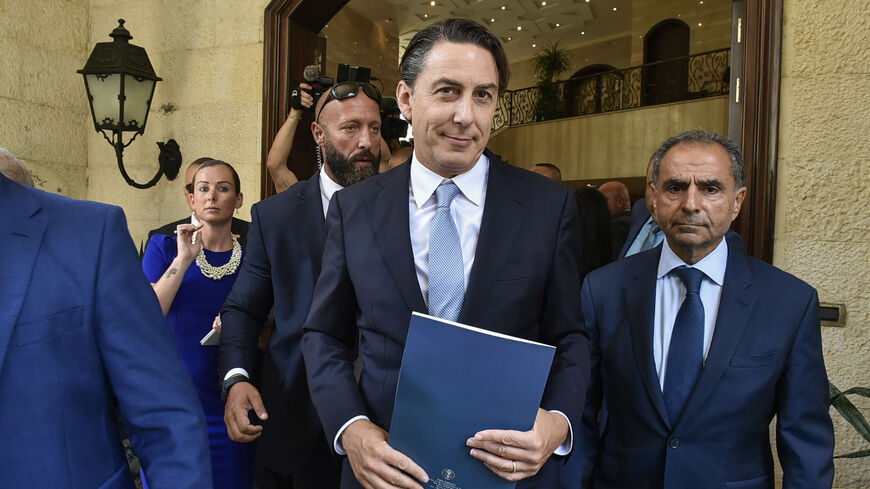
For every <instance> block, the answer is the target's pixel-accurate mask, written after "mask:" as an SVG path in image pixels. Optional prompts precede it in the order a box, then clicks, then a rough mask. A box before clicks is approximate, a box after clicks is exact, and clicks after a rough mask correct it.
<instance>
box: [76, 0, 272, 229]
mask: <svg viewBox="0 0 870 489" xmlns="http://www.w3.org/2000/svg"><path fill="white" fill-rule="evenodd" d="M267 3H268V0H238V1H233V2H218V3H215V2H210V1H204V0H183V1H178V2H172V3H164V2H141V1H138V0H91V16H90V24H89V26H90V39H89V41H88V46H89V47H90V46H93V45H94V44H95V43H97V42H102V41H106V40H108V39H109V38H108V34H109V33H110V32H111V31H112V29H114V28H115V26H117V19H118V18H124V19H125V20H126V28H127V29H128V30H129V31H130V33H131V34H132V35H133V40H132V41H131V42H132V43H133V44H136V45H139V46H142V47H144V48H145V49H146V50H147V52H148V57H149V58H150V59H151V63H152V65H154V70H155V71H156V72H157V75H158V76H160V77H161V78H163V81H162V82H158V83H157V88H156V89H155V92H154V99H153V102H152V104H151V113H150V115H149V117H148V125H147V127H146V129H145V134H143V135H142V136H139V138H137V140H136V141H135V142H133V144H132V145H130V146H129V147H128V148H127V149H126V150H125V151H124V162H125V166H126V167H127V173H128V174H129V175H130V176H131V177H132V178H133V179H134V180H137V181H139V182H145V181H147V180H149V179H150V178H151V177H152V176H153V174H154V172H156V170H157V164H158V163H157V155H158V151H159V150H158V147H157V145H156V143H157V142H158V141H167V140H168V139H170V138H172V139H175V140H176V141H177V142H178V144H179V146H180V147H181V153H182V155H183V160H184V161H183V165H182V174H181V175H180V177H179V178H178V179H176V180H174V181H168V180H166V178H165V177H164V178H161V180H160V182H159V183H158V184H157V185H156V186H155V187H152V188H150V189H147V190H138V189H135V188H132V187H130V186H128V185H127V184H126V183H125V182H124V180H123V178H122V177H121V175H120V173H119V172H118V169H117V162H116V159H115V156H114V153H113V151H112V149H111V148H110V147H109V145H108V144H107V143H106V142H105V141H104V140H103V138H102V136H100V135H98V134H96V133H93V134H90V136H89V138H88V177H89V183H88V188H87V198H88V199H91V200H97V201H100V202H108V203H111V204H117V205H120V206H122V207H123V208H124V211H125V212H126V213H127V219H128V225H129V228H130V232H131V234H132V235H133V239H134V241H136V242H137V243H139V242H140V240H142V239H144V238H145V236H146V235H147V232H148V230H149V229H153V228H154V227H157V226H158V225H160V224H163V223H166V222H170V221H174V220H176V219H179V218H181V217H183V216H184V215H186V214H189V212H190V211H189V210H188V207H187V203H186V202H185V201H184V199H183V198H182V186H183V185H184V183H183V171H184V169H185V168H186V166H187V164H189V163H190V162H192V161H193V160H195V159H196V158H199V157H202V156H211V157H214V158H218V159H222V160H225V161H227V162H229V163H230V164H232V165H233V166H234V167H235V169H236V171H238V173H239V176H240V178H241V182H242V193H243V194H245V197H246V198H245V203H244V206H243V207H242V209H241V210H240V212H239V217H241V218H243V219H249V218H250V206H251V204H253V203H254V202H256V201H257V200H259V196H260V158H261V157H260V127H261V116H260V114H261V105H262V90H263V89H262V86H263V83H262V80H263V12H264V9H265V7H266V4H267Z"/></svg>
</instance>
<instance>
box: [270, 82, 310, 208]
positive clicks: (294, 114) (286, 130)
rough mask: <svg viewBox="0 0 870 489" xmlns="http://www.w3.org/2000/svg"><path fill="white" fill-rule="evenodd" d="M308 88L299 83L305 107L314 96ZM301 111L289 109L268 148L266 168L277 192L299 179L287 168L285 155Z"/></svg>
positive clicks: (287, 152)
mask: <svg viewBox="0 0 870 489" xmlns="http://www.w3.org/2000/svg"><path fill="white" fill-rule="evenodd" d="M309 90H311V85H309V84H307V83H300V84H299V100H300V102H301V103H302V106H303V107H305V109H308V108H309V107H311V106H312V105H313V104H314V98H312V97H311V93H309ZM302 112H303V111H302V110H300V109H294V108H291V109H290V113H289V114H287V119H286V120H285V121H284V124H283V125H282V126H281V129H279V130H278V134H276V135H275V140H274V141H273V142H272V147H271V148H269V156H267V157H266V168H268V170H269V175H270V176H271V177H272V181H273V182H275V190H277V191H278V192H283V191H285V190H287V189H288V188H290V186H291V185H293V184H294V183H296V182H298V181H299V179H298V178H296V174H295V173H293V172H292V171H291V170H290V169H289V168H287V157H288V156H290V149H291V148H293V138H294V136H295V135H296V127H297V126H298V125H299V120H300V119H302Z"/></svg>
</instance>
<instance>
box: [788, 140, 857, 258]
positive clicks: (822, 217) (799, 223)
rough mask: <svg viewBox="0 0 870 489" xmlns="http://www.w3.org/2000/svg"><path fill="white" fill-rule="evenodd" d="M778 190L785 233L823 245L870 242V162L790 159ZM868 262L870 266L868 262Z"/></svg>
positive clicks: (846, 159) (847, 159)
mask: <svg viewBox="0 0 870 489" xmlns="http://www.w3.org/2000/svg"><path fill="white" fill-rule="evenodd" d="M781 163H782V166H781V170H780V171H781V172H782V173H783V174H784V175H787V180H786V181H785V182H784V183H783V186H782V188H781V189H780V191H778V195H779V197H780V200H779V201H778V206H777V207H780V206H781V207H782V209H783V211H782V212H781V215H782V216H783V217H784V222H783V223H782V228H780V229H781V230H782V231H783V235H782V236H781V237H783V238H786V237H790V236H793V237H794V239H817V240H820V241H825V242H841V241H842V242H846V241H848V242H852V243H859V242H861V243H870V216H868V215H867V213H865V212H861V211H860V209H861V207H862V206H861V204H858V203H863V202H870V159H867V158H864V159H850V158H845V157H844V158H842V159H815V158H807V159H788V160H784V161H782V162H781ZM867 264H870V262H868V263H867Z"/></svg>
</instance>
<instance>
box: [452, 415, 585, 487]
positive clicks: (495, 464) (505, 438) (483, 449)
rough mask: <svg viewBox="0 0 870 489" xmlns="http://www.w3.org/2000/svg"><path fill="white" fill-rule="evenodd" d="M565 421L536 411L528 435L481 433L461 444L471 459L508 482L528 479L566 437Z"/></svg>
mask: <svg viewBox="0 0 870 489" xmlns="http://www.w3.org/2000/svg"><path fill="white" fill-rule="evenodd" d="M568 431H569V427H568V421H567V420H566V419H565V417H564V416H562V415H561V414H559V413H551V412H549V411H545V410H543V409H541V408H538V415H537V417H536V418H535V425H534V426H533V427H532V429H531V431H513V430H484V431H480V432H478V433H476V434H475V435H474V437H473V438H469V439H468V441H467V442H466V443H465V444H466V445H468V446H470V447H471V448H472V449H471V456H472V457H474V458H476V459H478V460H480V461H482V462H483V463H484V464H485V465H486V466H487V467H489V470H491V471H493V473H495V474H496V475H497V476H499V477H501V478H502V479H506V480H509V481H518V480H522V479H525V478H527V477H531V476H533V475H535V474H537V473H538V471H539V470H541V467H542V466H543V465H544V463H545V462H546V461H547V460H548V459H549V458H550V456H551V455H552V454H553V452H554V451H555V450H556V449H557V448H559V445H561V444H562V443H564V442H565V438H567V436H568Z"/></svg>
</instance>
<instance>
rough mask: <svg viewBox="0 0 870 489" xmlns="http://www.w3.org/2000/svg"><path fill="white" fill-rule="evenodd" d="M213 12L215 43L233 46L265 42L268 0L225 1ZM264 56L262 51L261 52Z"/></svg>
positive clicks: (219, 0) (219, 1) (216, 44)
mask: <svg viewBox="0 0 870 489" xmlns="http://www.w3.org/2000/svg"><path fill="white" fill-rule="evenodd" d="M217 3H218V4H220V8H216V9H214V10H213V11H212V12H211V19H210V20H211V22H212V24H213V26H214V45H215V46H231V45H244V44H260V45H262V43H263V15H264V12H265V10H266V6H267V5H268V4H269V2H268V0H243V1H234V2H223V1H221V0H217ZM260 57H262V52H261V53H260Z"/></svg>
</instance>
